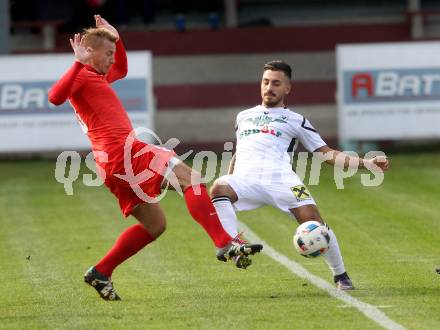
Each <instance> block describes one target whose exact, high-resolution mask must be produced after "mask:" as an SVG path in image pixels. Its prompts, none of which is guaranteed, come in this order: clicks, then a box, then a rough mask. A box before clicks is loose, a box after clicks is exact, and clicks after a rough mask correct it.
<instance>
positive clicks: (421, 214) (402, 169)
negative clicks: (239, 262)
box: [0, 153, 440, 329]
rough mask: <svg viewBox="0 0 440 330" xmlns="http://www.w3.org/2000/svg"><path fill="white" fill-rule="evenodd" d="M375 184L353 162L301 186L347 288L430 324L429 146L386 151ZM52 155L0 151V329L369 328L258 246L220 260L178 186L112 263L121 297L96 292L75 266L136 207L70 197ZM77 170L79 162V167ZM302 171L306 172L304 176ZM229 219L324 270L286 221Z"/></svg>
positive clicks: (432, 158) (436, 193)
mask: <svg viewBox="0 0 440 330" xmlns="http://www.w3.org/2000/svg"><path fill="white" fill-rule="evenodd" d="M391 160H392V168H391V170H390V171H389V172H388V173H387V174H386V177H385V181H384V184H383V185H381V186H380V187H374V188H373V187H363V186H361V185H360V176H359V175H357V176H355V177H353V178H350V179H348V180H346V181H345V187H346V189H344V190H337V189H336V188H335V184H334V182H333V181H332V171H331V168H329V167H326V168H325V170H324V171H323V174H322V177H321V180H320V185H319V186H310V187H309V188H310V190H311V192H312V194H313V195H314V197H315V199H316V201H317V203H318V205H319V207H320V211H321V213H322V215H323V217H324V218H325V219H326V221H327V222H328V223H329V224H330V225H331V226H332V228H333V229H334V230H335V232H336V234H337V236H338V239H339V243H340V245H341V248H342V252H343V255H344V260H345V263H346V267H347V269H348V271H349V273H350V275H351V277H352V278H353V281H354V283H355V285H356V286H357V290H355V291H353V292H352V293H350V294H351V295H352V296H354V297H356V298H359V299H360V300H362V301H364V302H367V303H369V304H373V305H377V306H384V307H380V308H382V310H383V311H384V312H385V313H386V314H387V315H388V316H389V317H390V318H392V319H393V320H394V321H396V322H398V323H400V324H402V325H404V326H405V327H407V328H409V329H436V328H437V329H438V328H440V304H439V297H440V276H438V275H436V274H435V273H434V271H433V270H434V268H435V266H436V265H437V264H439V265H440V243H439V239H438V237H439V234H440V221H439V216H440V203H439V202H438V200H439V197H440V186H439V183H440V181H439V178H440V170H439V169H440V155H439V154H434V153H426V154H417V155H408V154H406V155H395V156H392V157H391ZM54 168H55V162H54V161H21V162H20V161H16V162H12V161H10V162H2V163H0V182H1V183H0V207H1V210H2V212H1V213H0V297H1V298H0V328H4V329H47V328H50V329H52V328H90V329H109V328H110V329H112V328H113V329H118V328H130V329H131V328H133V329H147V328H148V329H154V328H163V329H182V328H183V329H186V328H188V329H189V328H191V329H231V328H244V329H292V328H296V329H300V328H303V329H312V328H317V329H378V328H379V326H378V325H377V324H376V323H374V322H373V321H371V320H369V319H367V318H366V317H365V316H363V314H361V313H360V312H359V311H358V310H356V309H354V308H344V306H343V305H344V304H343V303H342V302H341V301H339V300H336V299H334V298H331V297H330V296H329V295H328V294H326V293H325V292H323V291H321V290H319V289H317V288H316V287H314V286H313V285H311V284H310V283H306V282H305V281H304V280H301V279H299V278H297V277H295V276H294V275H293V274H291V273H290V272H288V271H287V270H286V269H285V268H283V267H282V266H281V265H279V264H277V263H276V262H274V261H273V260H272V259H270V258H269V257H267V256H265V255H259V256H256V257H255V258H254V265H253V266H252V267H250V268H249V269H248V270H247V271H241V270H238V269H235V268H234V267H233V265H232V264H223V263H219V262H217V261H216V260H215V258H214V250H213V247H212V244H211V242H210V240H209V238H208V237H207V236H206V235H205V234H204V232H203V231H202V230H201V228H200V227H199V226H198V225H197V224H196V223H195V222H194V221H193V220H192V219H191V218H190V216H189V215H188V213H187V211H186V207H185V204H184V202H183V199H182V198H181V197H180V196H177V195H175V194H174V193H169V194H168V195H167V197H166V198H165V199H164V200H163V201H162V205H163V208H164V209H165V212H166V215H167V219H168V230H167V232H166V233H165V234H164V235H163V236H162V237H161V238H160V239H159V240H158V241H157V242H155V243H154V244H152V245H151V246H149V247H148V248H146V249H145V250H144V251H142V252H141V253H139V254H138V255H136V256H135V257H133V258H132V259H130V260H129V261H128V262H126V263H125V264H123V265H122V266H120V267H119V268H118V269H117V270H116V271H115V273H114V276H113V280H114V282H115V284H116V287H117V289H118V292H119V293H120V294H121V296H122V297H123V299H124V300H123V301H122V302H116V303H115V302H110V303H109V302H105V301H102V300H101V299H100V298H99V297H98V295H97V294H96V292H94V290H92V289H91V288H89V287H87V286H86V285H85V284H84V283H83V282H82V274H83V272H84V271H85V270H86V269H87V267H88V266H90V265H92V264H93V263H95V262H96V261H97V260H98V259H99V258H100V257H101V256H102V255H103V254H104V253H105V252H106V250H107V249H108V248H109V247H110V246H111V245H112V243H113V241H114V239H115V238H116V237H117V235H118V234H119V233H120V232H121V231H122V230H123V229H124V228H125V227H127V226H129V225H131V224H133V223H134V221H133V219H128V220H124V219H123V218H122V216H121V214H120V211H119V209H118V205H117V202H116V200H115V199H114V197H113V196H112V195H111V194H110V193H109V192H108V191H107V190H106V189H105V188H104V187H86V186H84V185H83V184H82V183H81V182H80V181H78V182H77V183H75V185H74V195H73V196H67V195H66V194H65V193H64V189H63V186H62V185H61V184H59V183H57V182H56V181H55V179H54ZM83 172H84V171H83ZM305 182H306V183H307V180H306V181H305ZM240 219H241V220H242V221H243V222H244V223H246V224H247V225H248V226H249V227H251V228H252V229H253V230H254V231H255V232H256V233H257V234H258V235H259V236H260V237H261V238H262V239H264V240H265V241H267V242H268V243H269V244H271V245H272V246H273V247H274V248H275V249H277V250H278V251H279V252H281V253H283V254H285V255H287V256H288V257H290V258H291V259H293V260H295V261H297V262H300V263H301V264H302V265H304V266H305V267H306V268H307V269H308V270H309V271H310V272H312V273H313V274H315V275H318V276H320V277H322V278H325V279H327V280H328V281H331V276H330V273H329V271H328V269H327V267H326V265H325V263H324V262H323V260H322V259H317V260H308V259H305V258H302V257H300V256H298V255H297V254H296V253H295V252H294V251H293V246H292V244H291V236H292V233H293V231H294V229H295V227H296V224H295V223H294V222H293V221H292V220H291V219H289V218H288V217H286V216H285V215H284V214H282V213H281V212H279V211H277V210H274V209H272V208H269V207H266V208H262V209H259V210H255V211H252V212H247V213H241V214H240Z"/></svg>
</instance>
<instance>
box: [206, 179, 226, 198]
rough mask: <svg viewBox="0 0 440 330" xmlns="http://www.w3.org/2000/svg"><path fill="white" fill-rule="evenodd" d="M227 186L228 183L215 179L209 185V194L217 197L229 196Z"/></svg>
mask: <svg viewBox="0 0 440 330" xmlns="http://www.w3.org/2000/svg"><path fill="white" fill-rule="evenodd" d="M228 188H229V186H228V183H227V182H226V181H224V180H222V179H221V178H220V179H217V180H215V181H214V184H213V185H212V187H211V191H210V192H211V196H212V197H217V196H229V189H228Z"/></svg>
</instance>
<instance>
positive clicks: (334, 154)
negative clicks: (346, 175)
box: [315, 146, 390, 171]
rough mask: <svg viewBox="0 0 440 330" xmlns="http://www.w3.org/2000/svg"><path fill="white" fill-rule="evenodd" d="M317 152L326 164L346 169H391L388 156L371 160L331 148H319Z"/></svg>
mask: <svg viewBox="0 0 440 330" xmlns="http://www.w3.org/2000/svg"><path fill="white" fill-rule="evenodd" d="M315 152H320V153H322V154H323V157H324V159H325V161H326V163H328V164H330V165H333V166H340V167H344V168H348V167H352V166H357V167H359V168H367V169H371V170H375V169H376V170H377V169H379V170H381V171H386V170H388V169H389V167H390V162H389V160H388V158H387V157H386V156H376V157H373V158H371V159H365V158H360V157H356V156H351V155H348V154H346V153H343V152H342V151H339V150H336V149H332V148H330V147H329V146H323V147H321V148H318V149H317V150H315ZM353 164H355V165H353Z"/></svg>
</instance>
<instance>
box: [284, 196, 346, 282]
mask: <svg viewBox="0 0 440 330" xmlns="http://www.w3.org/2000/svg"><path fill="white" fill-rule="evenodd" d="M290 212H291V213H292V214H293V215H294V216H295V218H296V220H297V221H298V222H299V223H300V224H301V223H303V222H306V221H311V220H315V221H319V222H321V223H322V224H324V225H325V226H326V227H327V229H328V232H329V235H330V246H329V250H328V251H327V252H326V253H325V254H324V255H323V257H324V259H325V261H326V263H327V265H328V266H329V268H330V270H331V271H332V273H333V279H334V282H335V284H336V286H337V288H338V289H340V290H353V289H354V286H353V283H352V281H351V280H350V278H349V277H348V275H347V272H346V271H345V265H344V261H343V260H342V255H341V251H340V249H339V244H338V240H337V238H336V235H335V233H334V232H333V230H332V229H331V228H330V227H329V226H328V225H327V224H326V223H324V221H323V220H322V218H321V215H320V214H319V210H318V208H317V206H316V205H315V204H306V205H302V206H299V207H296V208H292V209H290Z"/></svg>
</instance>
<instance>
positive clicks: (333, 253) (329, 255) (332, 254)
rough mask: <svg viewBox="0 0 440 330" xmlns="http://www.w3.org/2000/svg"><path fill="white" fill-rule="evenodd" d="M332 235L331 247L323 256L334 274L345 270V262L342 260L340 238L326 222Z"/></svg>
mask: <svg viewBox="0 0 440 330" xmlns="http://www.w3.org/2000/svg"><path fill="white" fill-rule="evenodd" d="M324 225H325V226H326V227H327V229H328V233H329V235H330V247H329V249H328V251H327V252H326V253H325V254H323V255H322V256H323V257H324V259H325V262H326V263H327V265H328V267H329V268H330V270H331V271H332V273H333V276H335V275H340V274H342V273H344V272H345V266H344V262H343V261H342V255H341V251H340V250H339V245H338V240H337V238H336V235H335V233H334V232H333V230H331V229H330V227H329V226H328V225H327V224H324Z"/></svg>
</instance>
